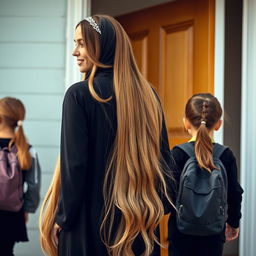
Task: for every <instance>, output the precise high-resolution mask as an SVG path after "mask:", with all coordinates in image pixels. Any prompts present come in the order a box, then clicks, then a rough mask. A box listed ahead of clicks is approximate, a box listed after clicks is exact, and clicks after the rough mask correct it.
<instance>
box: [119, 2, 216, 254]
mask: <svg viewBox="0 0 256 256" xmlns="http://www.w3.org/2000/svg"><path fill="white" fill-rule="evenodd" d="M214 9H215V0H176V1H174V2H170V3H167V4H163V5H159V6H156V7H152V8H148V9H145V10H142V11H138V12H135V13H131V14H127V15H122V16H119V17H117V19H118V20H119V21H120V23H121V24H122V25H123V27H124V28H125V30H126V31H127V33H128V34H129V36H130V38H131V41H132V45H133V48H134V53H135V57H136V59H137V62H138V65H139V68H140V70H141V72H142V73H143V74H144V75H145V76H146V77H147V79H148V80H149V81H150V82H151V83H152V84H153V85H154V86H155V88H156V90H157V91H158V93H159V96H160V98H161V101H162V104H163V108H164V112H165V119H166V126H167V130H168V136H169V142H170V146H171V147H173V146H174V145H176V144H179V143H182V142H184V141H186V140H187V139H188V135H187V133H186V131H185V130H184V128H183V122H182V118H183V116H184V108H185V104H186V101H187V100H188V98H189V97H191V96H192V95H193V94H195V93H199V92H211V93H213V91H214V86H213V84H214V81H213V78H214V17H215V12H214ZM167 221H168V216H166V217H165V218H164V219H163V221H162V223H161V228H160V229H161V241H162V243H163V244H165V245H167ZM161 255H162V256H166V255H168V251H167V250H166V249H162V251H161Z"/></svg>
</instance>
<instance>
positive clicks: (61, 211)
mask: <svg viewBox="0 0 256 256" xmlns="http://www.w3.org/2000/svg"><path fill="white" fill-rule="evenodd" d="M79 86H81V85H79ZM85 109H86V108H85V98H84V97H82V95H81V89H79V88H78V86H77V84H76V85H73V86H72V87H70V88H69V90H68V91H67V92H66V95H65V98H64V102H63V113H62V127H61V194H60V201H59V207H58V211H57V215H56V222H57V223H58V225H60V226H61V227H62V228H63V229H71V228H72V225H73V223H74V221H75V219H76V217H77V214H78V212H79V208H80V206H81V204H82V201H83V200H84V197H85V180H86V175H87V172H88V122H87V115H86V111H85Z"/></svg>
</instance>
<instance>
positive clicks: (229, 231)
mask: <svg viewBox="0 0 256 256" xmlns="http://www.w3.org/2000/svg"><path fill="white" fill-rule="evenodd" d="M238 234H239V228H232V227H231V226H230V225H229V224H228V223H226V230H225V236H226V241H227V242H228V241H232V240H235V239H236V238H238Z"/></svg>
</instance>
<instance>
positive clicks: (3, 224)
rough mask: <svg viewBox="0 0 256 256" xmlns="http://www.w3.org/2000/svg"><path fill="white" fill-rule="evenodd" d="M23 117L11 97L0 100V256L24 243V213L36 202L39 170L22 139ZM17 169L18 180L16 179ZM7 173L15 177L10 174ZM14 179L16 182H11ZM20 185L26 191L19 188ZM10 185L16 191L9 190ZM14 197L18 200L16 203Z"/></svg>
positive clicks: (19, 104) (22, 110)
mask: <svg viewBox="0 0 256 256" xmlns="http://www.w3.org/2000/svg"><path fill="white" fill-rule="evenodd" d="M24 118H25V107H24V105H23V104H22V102H21V101H20V100H18V99H16V98H11V97H5V98H1V99H0V162H1V164H0V194H1V197H0V241H1V242H0V255H4V256H11V255H14V254H13V250H14V246H15V243H16V242H26V241H28V237H27V230H26V222H27V221H28V214H29V213H34V212H35V211H36V209H37V207H38V204H39V200H40V198H39V190H40V174H41V171H40V166H39V162H38V158H37V154H36V152H35V149H34V148H33V147H32V146H31V145H29V144H28V142H27V140H26V138H25V134H24V130H23V124H22V121H23V120H24ZM11 153H15V155H16V153H17V157H14V158H10V156H11V155H10V154H11ZM15 155H14V156H15ZM10 159H12V160H11V161H10ZM13 162H16V163H17V166H16V167H17V169H15V168H14V169H12V168H11V167H10V166H15V165H16V164H14V165H13ZM8 166H9V169H8ZM5 168H6V169H5ZM20 169H21V170H22V172H21V173H20V174H21V179H20V176H17V175H19V174H18V173H19V171H20ZM10 172H13V173H16V174H14V175H10ZM7 173H8V174H9V175H6V174H7ZM15 177H17V180H20V183H17V182H16V181H14V179H16V178H15ZM24 183H26V187H27V189H26V190H24V189H23V184H24ZM13 185H15V187H16V189H13V188H11V187H13ZM17 185H18V186H19V187H20V188H21V190H20V191H18V188H17ZM23 190H24V191H23ZM10 195H12V196H10ZM15 195H16V196H17V197H18V200H16V201H15V200H14V199H15ZM22 195H23V196H22ZM20 197H22V200H19V198H20ZM19 201H20V202H19Z"/></svg>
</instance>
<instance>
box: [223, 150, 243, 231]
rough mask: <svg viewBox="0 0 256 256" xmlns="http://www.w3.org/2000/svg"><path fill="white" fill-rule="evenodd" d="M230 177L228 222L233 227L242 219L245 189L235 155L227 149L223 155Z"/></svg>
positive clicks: (237, 225) (236, 226)
mask: <svg viewBox="0 0 256 256" xmlns="http://www.w3.org/2000/svg"><path fill="white" fill-rule="evenodd" d="M220 159H221V161H222V162H223V164H224V166H225V168H226V171H227V177H228V219H227V223H228V224H229V225H230V226H231V227H233V228H238V227H239V220H240V219H241V202H242V193H243V189H242V187H241V186H240V184H239V182H238V179H237V164H236V159H235V156H234V155H233V153H232V151H231V150H230V149H227V150H226V151H225V152H224V153H223V155H222V156H221V158H220Z"/></svg>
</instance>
